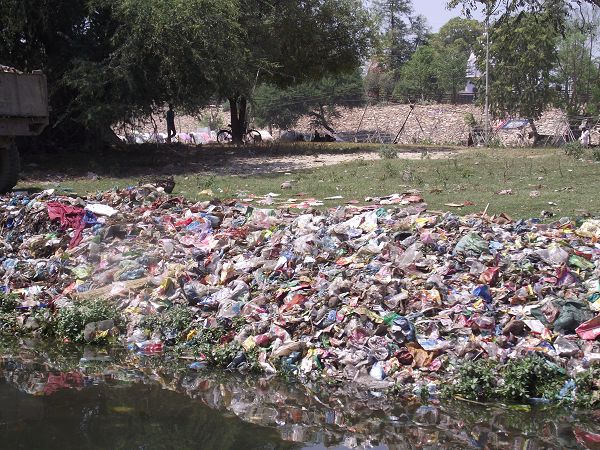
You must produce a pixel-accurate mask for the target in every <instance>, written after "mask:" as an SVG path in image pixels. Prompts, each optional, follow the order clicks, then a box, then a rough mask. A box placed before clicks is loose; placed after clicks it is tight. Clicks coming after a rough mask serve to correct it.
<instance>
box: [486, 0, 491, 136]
mask: <svg viewBox="0 0 600 450" xmlns="http://www.w3.org/2000/svg"><path fill="white" fill-rule="evenodd" d="M489 144H490V2H489V0H488V1H487V2H486V3H485V146H486V147H488V146H489Z"/></svg>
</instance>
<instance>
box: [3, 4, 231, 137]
mask: <svg viewBox="0 0 600 450" xmlns="http://www.w3.org/2000/svg"><path fill="white" fill-rule="evenodd" d="M198 11H201V12H202V14H198ZM236 11H238V3H237V2H236V1H235V0H189V1H186V2H181V1H177V0H114V1H113V0H63V1H60V0H57V1H53V2H39V1H34V0H3V1H2V2H0V37H1V39H0V59H1V60H2V61H4V62H5V63H7V64H9V65H14V66H16V67H19V68H22V69H24V70H32V69H43V70H44V72H45V73H46V74H47V76H48V84H49V91H50V104H51V106H52V111H53V116H52V127H50V128H49V131H50V132H52V131H58V132H59V133H60V132H62V133H61V134H66V135H68V138H69V140H71V141H73V140H77V139H78V138H81V139H87V140H88V142H97V141H98V139H97V138H98V136H101V135H104V134H106V131H107V130H109V129H110V126H111V125H112V124H114V123H115V122H117V121H121V120H128V119H131V118H132V117H135V116H139V115H147V114H149V113H150V112H152V111H155V110H156V109H157V108H160V107H162V105H164V104H165V103H166V102H169V101H170V102H173V103H175V104H177V105H178V107H179V108H180V109H181V110H183V111H189V112H191V111H194V110H198V109H199V108H200V107H201V106H202V105H203V103H205V102H206V101H208V99H209V98H210V97H211V96H212V95H213V94H214V92H215V91H216V90H217V88H218V85H219V83H220V82H221V78H222V75H221V72H222V71H223V68H224V67H227V66H228V65H233V64H234V62H235V58H236V56H237V55H236V49H237V48H239V47H240V46H239V45H238V44H237V43H238V41H239V40H240V39H241V38H240V34H241V30H240V27H239V24H238V22H237V17H238V15H237V13H236ZM215 24H218V27H217V26H215ZM181 43H184V45H182V44H181ZM215 54H219V55H221V57H220V58H215Z"/></svg>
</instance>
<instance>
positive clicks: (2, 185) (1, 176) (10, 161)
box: [0, 144, 20, 194]
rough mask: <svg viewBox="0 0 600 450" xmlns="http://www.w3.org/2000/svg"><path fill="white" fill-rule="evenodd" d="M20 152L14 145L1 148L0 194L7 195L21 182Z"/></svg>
mask: <svg viewBox="0 0 600 450" xmlns="http://www.w3.org/2000/svg"><path fill="white" fill-rule="evenodd" d="M19 169H20V163H19V150H17V146H16V145H14V144H9V145H8V147H0V194H5V193H6V192H8V191H10V190H11V189H12V188H14V187H15V185H16V184H17V182H18V181H19Z"/></svg>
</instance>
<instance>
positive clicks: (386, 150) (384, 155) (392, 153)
mask: <svg viewBox="0 0 600 450" xmlns="http://www.w3.org/2000/svg"><path fill="white" fill-rule="evenodd" d="M379 157H380V158H381V159H396V158H398V150H396V149H395V148H393V147H390V146H385V147H381V148H380V149H379Z"/></svg>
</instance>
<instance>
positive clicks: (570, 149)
mask: <svg viewBox="0 0 600 450" xmlns="http://www.w3.org/2000/svg"><path fill="white" fill-rule="evenodd" d="M583 153H584V148H583V145H581V142H579V141H573V142H569V143H567V144H566V145H565V155H567V156H570V157H572V158H575V159H579V158H581V157H582V156H583Z"/></svg>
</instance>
